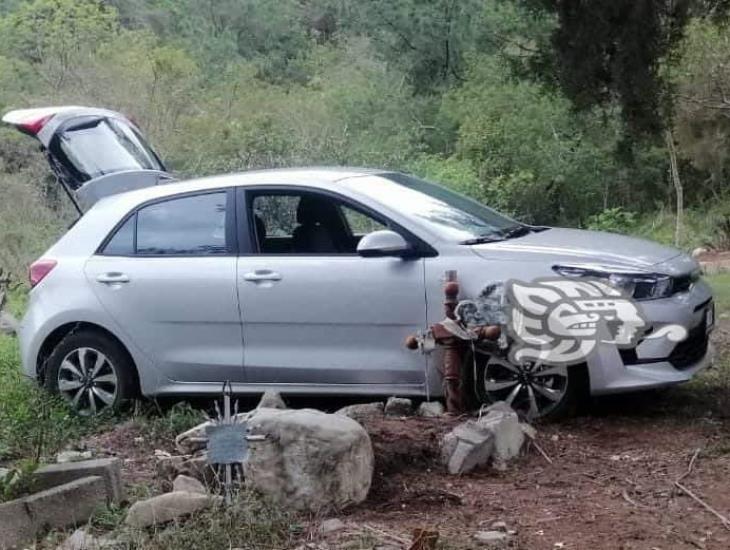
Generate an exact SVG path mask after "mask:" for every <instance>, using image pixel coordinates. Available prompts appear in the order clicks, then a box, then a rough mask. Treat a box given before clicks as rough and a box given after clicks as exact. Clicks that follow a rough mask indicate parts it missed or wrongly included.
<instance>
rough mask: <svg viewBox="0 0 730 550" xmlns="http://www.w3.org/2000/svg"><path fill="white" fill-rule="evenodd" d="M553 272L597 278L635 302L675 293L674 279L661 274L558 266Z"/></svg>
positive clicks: (592, 267)
mask: <svg viewBox="0 0 730 550" xmlns="http://www.w3.org/2000/svg"><path fill="white" fill-rule="evenodd" d="M553 271H555V272H556V273H558V274H560V275H562V276H563V277H571V278H575V277H595V278H597V279H605V280H606V281H607V282H608V283H609V284H611V285H612V286H614V287H616V288H618V289H619V290H621V291H622V292H623V293H624V294H626V295H627V296H631V297H632V298H633V299H634V300H656V299H658V298H666V297H667V296H671V295H672V294H673V291H674V288H673V287H674V284H673V282H674V281H673V279H672V277H671V276H669V275H663V274H661V273H641V272H635V271H621V270H620V269H612V268H609V267H602V266H574V265H556V266H553Z"/></svg>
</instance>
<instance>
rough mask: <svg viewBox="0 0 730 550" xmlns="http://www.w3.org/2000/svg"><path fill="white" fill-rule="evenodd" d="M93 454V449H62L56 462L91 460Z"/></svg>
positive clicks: (66, 462)
mask: <svg viewBox="0 0 730 550" xmlns="http://www.w3.org/2000/svg"><path fill="white" fill-rule="evenodd" d="M92 456H93V455H92V454H91V451H61V452H60V453H58V454H57V455H56V464H68V463H69V462H81V461H83V460H91V457H92Z"/></svg>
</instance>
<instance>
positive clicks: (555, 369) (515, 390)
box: [467, 349, 585, 420]
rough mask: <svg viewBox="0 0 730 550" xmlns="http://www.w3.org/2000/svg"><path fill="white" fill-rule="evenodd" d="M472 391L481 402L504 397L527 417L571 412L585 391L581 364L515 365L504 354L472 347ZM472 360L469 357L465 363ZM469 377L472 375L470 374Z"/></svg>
mask: <svg viewBox="0 0 730 550" xmlns="http://www.w3.org/2000/svg"><path fill="white" fill-rule="evenodd" d="M475 357H476V369H475V370H476V379H475V385H474V388H475V390H476V391H475V393H476V396H477V398H478V399H479V401H480V402H481V403H482V404H491V403H495V402H497V401H504V402H506V403H507V404H508V405H510V406H511V407H512V408H513V409H514V410H515V411H517V412H518V413H520V414H521V415H522V416H524V417H526V418H527V419H528V420H535V419H557V418H563V417H565V416H570V415H572V414H574V413H575V411H576V408H577V405H578V403H579V401H580V399H581V397H582V396H583V395H584V392H585V367H584V366H583V365H575V366H550V365H544V364H541V363H539V362H526V363H523V364H521V365H516V364H514V363H512V362H510V361H509V360H508V359H507V358H506V357H502V356H500V355H495V354H494V353H488V352H484V351H480V350H479V349H477V350H476V356H475ZM470 363H471V364H472V368H473V367H474V364H473V363H474V361H473V359H472V358H471V357H470V358H469V361H468V362H467V365H469V364H470ZM471 378H474V375H473V374H472V376H471Z"/></svg>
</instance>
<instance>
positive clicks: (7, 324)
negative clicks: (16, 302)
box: [0, 311, 20, 336]
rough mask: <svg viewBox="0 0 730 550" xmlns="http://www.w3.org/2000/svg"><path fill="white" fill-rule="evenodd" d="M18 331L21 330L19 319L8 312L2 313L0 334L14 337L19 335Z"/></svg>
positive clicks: (0, 312)
mask: <svg viewBox="0 0 730 550" xmlns="http://www.w3.org/2000/svg"><path fill="white" fill-rule="evenodd" d="M18 330H20V323H18V321H17V319H15V317H13V316H12V315H10V313H8V312H7V311H0V334H8V335H10V336H13V335H14V334H18Z"/></svg>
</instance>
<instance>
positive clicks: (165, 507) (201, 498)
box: [124, 492, 221, 528]
mask: <svg viewBox="0 0 730 550" xmlns="http://www.w3.org/2000/svg"><path fill="white" fill-rule="evenodd" d="M220 501H221V497H211V496H208V495H201V494H199V493H185V492H174V493H166V494H164V495H159V496H156V497H152V498H149V499H147V500H140V501H138V502H135V503H134V504H132V506H131V507H130V508H129V512H127V517H126V519H125V520H124V522H125V523H126V524H127V525H129V526H130V527H136V528H144V527H149V526H151V525H161V524H164V523H168V522H170V521H173V520H175V519H178V518H182V517H186V516H189V515H191V514H194V513H195V512H200V511H201V510H205V509H207V508H211V507H212V506H214V505H215V504H217V503H220Z"/></svg>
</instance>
